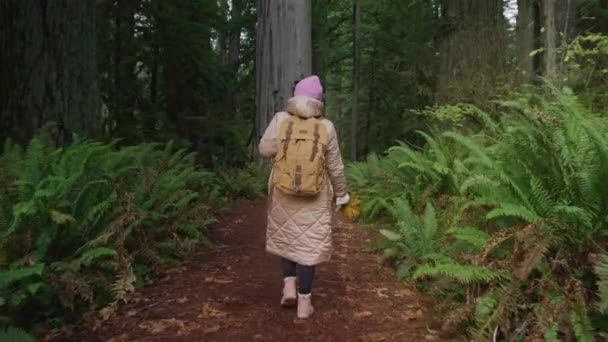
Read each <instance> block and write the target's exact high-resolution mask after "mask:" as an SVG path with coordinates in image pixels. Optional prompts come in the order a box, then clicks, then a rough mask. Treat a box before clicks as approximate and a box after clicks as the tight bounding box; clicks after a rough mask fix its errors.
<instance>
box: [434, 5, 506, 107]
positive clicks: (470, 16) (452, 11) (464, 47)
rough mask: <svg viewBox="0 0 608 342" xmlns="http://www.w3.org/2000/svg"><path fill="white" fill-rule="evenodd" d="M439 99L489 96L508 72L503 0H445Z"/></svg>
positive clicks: (465, 99)
mask: <svg viewBox="0 0 608 342" xmlns="http://www.w3.org/2000/svg"><path fill="white" fill-rule="evenodd" d="M441 21H442V25H441V32H440V33H441V42H440V49H439V50H440V65H439V76H438V80H437V90H436V100H437V101H438V102H443V103H446V102H474V103H475V102H476V101H477V102H479V101H485V100H487V99H488V98H489V97H490V95H491V94H492V93H493V89H494V88H495V86H496V85H497V83H499V80H500V78H501V77H504V75H505V53H504V49H505V39H504V34H505V33H504V31H505V30H504V26H503V25H504V14H503V3H502V1H501V0H459V1H453V0H444V1H443V2H442V14H441Z"/></svg>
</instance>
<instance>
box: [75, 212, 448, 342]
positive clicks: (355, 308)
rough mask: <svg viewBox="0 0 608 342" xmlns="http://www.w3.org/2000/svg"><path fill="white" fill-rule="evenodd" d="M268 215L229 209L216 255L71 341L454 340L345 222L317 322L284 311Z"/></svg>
mask: <svg viewBox="0 0 608 342" xmlns="http://www.w3.org/2000/svg"><path fill="white" fill-rule="evenodd" d="M265 208H266V207H265V203H264V202H263V201H260V202H255V203H245V204H242V205H239V206H238V207H236V208H234V209H232V210H230V211H229V212H227V213H226V215H225V216H224V219H223V220H222V221H220V222H219V223H218V224H217V225H216V226H215V227H214V229H213V231H212V233H211V238H212V239H213V243H214V247H213V248H212V249H207V250H203V251H201V252H200V253H198V254H196V255H195V256H193V257H192V258H190V259H189V260H188V261H186V262H185V263H183V264H182V266H181V267H179V268H177V269H174V270H171V271H169V272H168V274H167V275H166V276H164V277H162V278H161V279H160V280H158V281H156V282H154V284H151V285H149V286H145V287H144V288H143V289H141V290H140V291H138V292H137V293H136V294H135V295H133V296H132V298H131V299H130V301H129V303H127V304H125V305H122V306H121V308H120V309H119V310H118V311H117V313H116V314H115V315H114V316H113V317H112V318H110V319H109V320H107V321H106V322H104V323H103V324H101V326H98V327H97V328H96V329H95V328H94V325H95V323H94V322H97V324H99V320H98V319H88V320H87V319H85V320H84V321H85V323H83V324H82V325H81V326H79V327H77V328H76V329H75V333H76V335H75V336H72V337H71V338H69V340H84V341H101V340H103V341H115V342H117V341H428V340H431V341H447V340H446V339H443V338H441V337H439V336H438V335H435V334H434V333H433V330H429V329H430V326H431V318H430V313H429V312H428V310H427V308H426V307H425V304H424V302H425V299H424V297H422V296H421V295H419V294H417V293H416V292H413V291H410V290H408V289H406V288H405V287H403V286H402V285H401V284H400V283H399V282H398V281H397V279H396V277H395V276H394V273H393V271H392V270H391V269H389V268H388V267H385V266H383V265H381V264H380V263H379V262H378V261H377V258H376V257H375V256H373V255H370V254H368V253H365V252H363V251H362V247H363V246H364V245H365V244H366V243H367V242H369V241H370V240H369V238H370V235H369V233H367V232H365V231H363V230H361V229H356V228H353V227H351V226H349V225H347V224H344V223H340V224H339V225H338V226H337V227H336V228H335V232H334V236H335V241H334V244H335V247H336V251H335V253H334V256H333V258H332V261H330V262H328V263H325V264H322V265H321V266H319V267H318V270H317V276H316V280H315V284H314V287H313V305H314V306H315V314H314V315H313V317H312V318H311V319H309V320H299V319H297V318H296V311H295V309H283V308H281V307H280V306H279V305H278V304H279V300H280V294H281V288H282V281H281V276H280V263H279V259H278V258H277V257H274V256H271V255H268V254H266V253H265V251H264V239H265V221H266V217H265V215H266V214H265ZM85 317H86V315H85Z"/></svg>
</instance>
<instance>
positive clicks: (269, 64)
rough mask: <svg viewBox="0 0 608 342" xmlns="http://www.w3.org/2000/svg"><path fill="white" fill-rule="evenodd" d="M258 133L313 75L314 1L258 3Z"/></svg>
mask: <svg viewBox="0 0 608 342" xmlns="http://www.w3.org/2000/svg"><path fill="white" fill-rule="evenodd" d="M257 11H258V14H257V15H258V32H257V43H256V44H257V48H256V83H257V84H256V107H257V113H256V131H257V138H258V140H259V139H260V138H261V137H262V135H263V134H264V131H265V130H266V127H267V126H268V123H269V122H270V120H271V119H272V117H273V116H274V114H275V113H276V112H278V111H281V110H283V108H284V106H285V103H286V101H287V100H288V99H289V98H290V97H291V96H292V95H293V87H294V85H295V83H296V82H297V81H298V80H300V79H302V78H304V77H306V76H309V75H310V74H311V72H312V41H311V40H312V34H311V14H312V13H311V11H312V7H311V0H281V1H276V0H258V7H257Z"/></svg>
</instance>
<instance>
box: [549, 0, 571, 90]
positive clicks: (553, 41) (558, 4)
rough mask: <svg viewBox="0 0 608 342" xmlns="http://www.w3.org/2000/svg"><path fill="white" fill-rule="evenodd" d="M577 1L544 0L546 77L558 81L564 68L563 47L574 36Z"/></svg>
mask: <svg viewBox="0 0 608 342" xmlns="http://www.w3.org/2000/svg"><path fill="white" fill-rule="evenodd" d="M576 4H577V2H576V0H544V1H543V27H544V31H543V32H544V36H543V38H544V62H545V73H544V74H545V77H546V78H547V79H549V80H552V81H556V80H557V79H558V75H559V74H560V72H561V71H562V68H563V62H562V60H563V58H562V56H561V54H560V52H559V50H560V48H561V47H564V46H566V44H567V42H568V41H569V40H570V39H571V38H572V37H573V36H574V32H575V23H576Z"/></svg>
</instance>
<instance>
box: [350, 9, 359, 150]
mask: <svg viewBox="0 0 608 342" xmlns="http://www.w3.org/2000/svg"><path fill="white" fill-rule="evenodd" d="M360 24H361V2H360V0H353V98H352V106H353V108H352V114H351V118H350V159H351V160H357V139H358V135H359V134H358V133H359V132H358V120H359V78H360V73H361V68H360V56H361V51H360V50H361V49H360V47H359V45H360V40H361V39H360V38H361V32H360Z"/></svg>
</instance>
